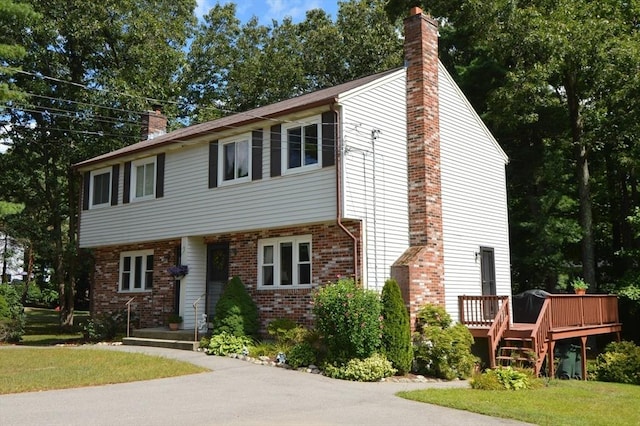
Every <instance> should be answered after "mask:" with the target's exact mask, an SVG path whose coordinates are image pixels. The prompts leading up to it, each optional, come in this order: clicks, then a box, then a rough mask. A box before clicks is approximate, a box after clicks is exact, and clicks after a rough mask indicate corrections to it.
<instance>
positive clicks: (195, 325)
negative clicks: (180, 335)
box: [193, 293, 207, 342]
mask: <svg viewBox="0 0 640 426" xmlns="http://www.w3.org/2000/svg"><path fill="white" fill-rule="evenodd" d="M206 295H207V294H206V293H204V294H202V295H200V297H198V298H197V299H196V301H195V302H193V310H194V315H195V318H194V322H193V324H194V327H193V328H194V330H193V341H194V342H197V341H198V302H200V299H202V298H203V297H205V296H206Z"/></svg>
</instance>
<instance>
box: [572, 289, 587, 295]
mask: <svg viewBox="0 0 640 426" xmlns="http://www.w3.org/2000/svg"><path fill="white" fill-rule="evenodd" d="M573 291H575V292H576V294H577V295H583V294H587V289H586V288H574V289H573Z"/></svg>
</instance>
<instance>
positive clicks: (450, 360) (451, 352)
mask: <svg viewBox="0 0 640 426" xmlns="http://www.w3.org/2000/svg"><path fill="white" fill-rule="evenodd" d="M416 323H417V328H416V330H417V331H416V332H415V333H414V334H413V350H414V357H415V362H416V370H417V372H418V373H420V374H424V375H427V376H432V377H439V378H442V379H446V380H453V379H455V378H461V379H464V378H467V377H469V376H470V375H471V372H472V371H473V368H474V366H475V364H476V362H477V360H476V358H475V357H474V356H473V355H472V354H471V345H472V344H473V337H472V336H471V333H470V332H469V330H468V329H467V328H466V327H465V326H463V325H462V324H456V325H454V326H453V327H451V326H450V325H451V317H450V316H449V314H447V312H446V311H445V310H444V308H442V307H440V306H433V305H426V306H425V307H424V308H422V309H421V310H420V312H419V313H418V314H417V321H416Z"/></svg>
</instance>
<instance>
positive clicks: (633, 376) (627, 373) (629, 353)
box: [595, 341, 640, 385]
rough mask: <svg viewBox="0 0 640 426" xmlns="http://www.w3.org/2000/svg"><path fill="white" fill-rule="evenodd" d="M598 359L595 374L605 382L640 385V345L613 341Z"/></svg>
mask: <svg viewBox="0 0 640 426" xmlns="http://www.w3.org/2000/svg"><path fill="white" fill-rule="evenodd" d="M604 350H605V352H604V353H602V354H600V355H598V358H597V359H596V367H595V374H596V378H597V380H600V381H603V382H616V383H627V384H633V385H640V347H639V346H636V345H635V343H633V342H627V341H623V342H612V343H609V344H608V345H607V346H606V347H605V349H604Z"/></svg>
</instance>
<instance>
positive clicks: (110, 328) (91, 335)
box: [82, 309, 138, 342]
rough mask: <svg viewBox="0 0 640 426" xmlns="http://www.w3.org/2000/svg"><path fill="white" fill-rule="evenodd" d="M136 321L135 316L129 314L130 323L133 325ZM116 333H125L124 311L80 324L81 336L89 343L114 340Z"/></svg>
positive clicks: (125, 315)
mask: <svg viewBox="0 0 640 426" xmlns="http://www.w3.org/2000/svg"><path fill="white" fill-rule="evenodd" d="M137 320H138V317H137V314H136V313H135V312H131V317H130V322H131V323H135V322H136V321H137ZM118 333H121V334H126V333H127V310H126V309H122V310H120V311H116V312H112V313H105V314H103V315H100V316H98V317H95V318H90V319H88V320H87V321H86V322H84V323H83V324H82V334H83V335H84V338H85V339H86V340H87V341H89V342H100V341H110V340H114V339H115V338H116V336H117V335H118Z"/></svg>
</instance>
